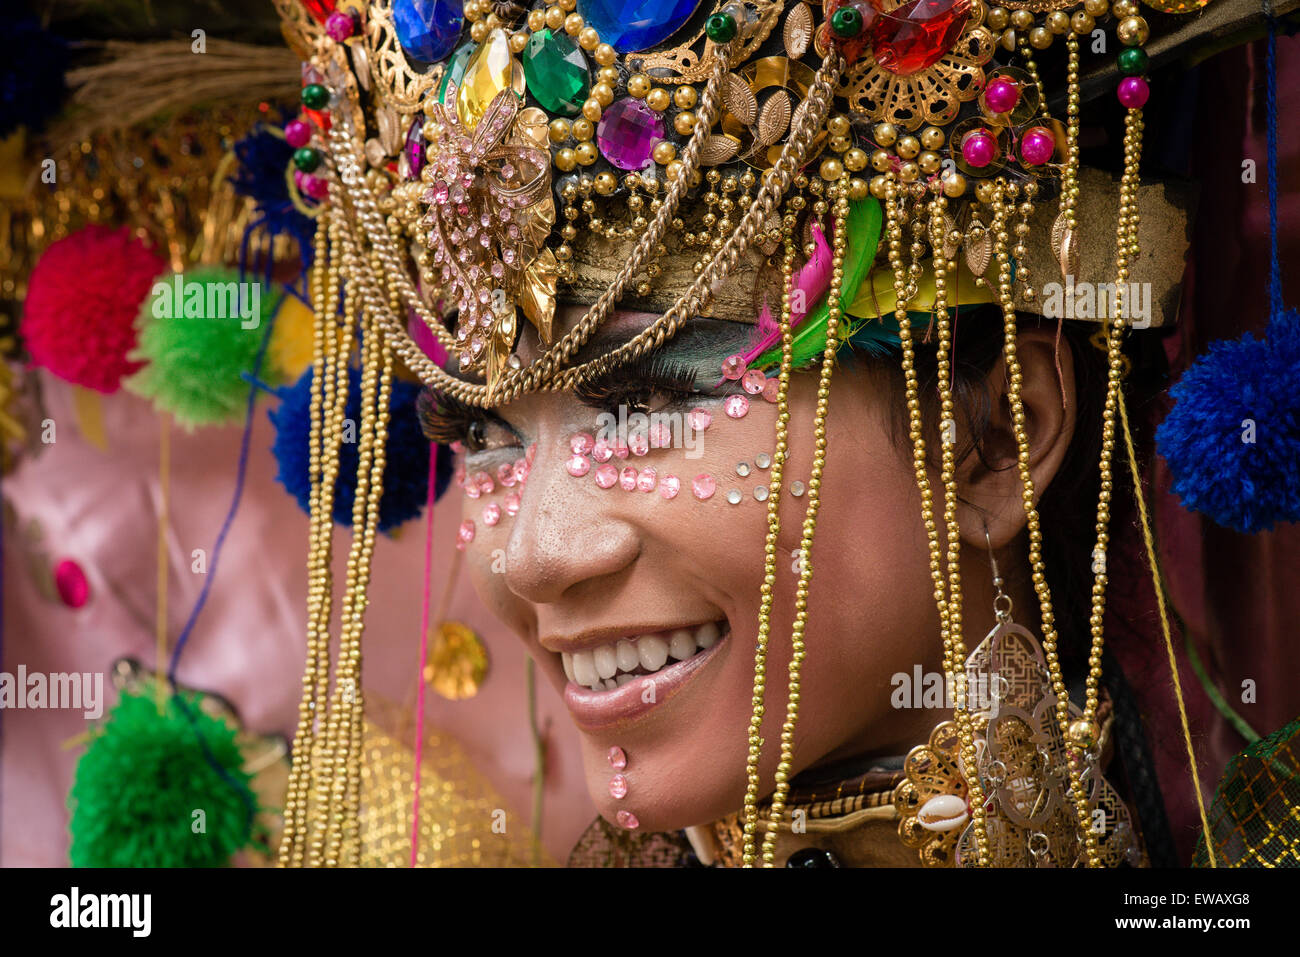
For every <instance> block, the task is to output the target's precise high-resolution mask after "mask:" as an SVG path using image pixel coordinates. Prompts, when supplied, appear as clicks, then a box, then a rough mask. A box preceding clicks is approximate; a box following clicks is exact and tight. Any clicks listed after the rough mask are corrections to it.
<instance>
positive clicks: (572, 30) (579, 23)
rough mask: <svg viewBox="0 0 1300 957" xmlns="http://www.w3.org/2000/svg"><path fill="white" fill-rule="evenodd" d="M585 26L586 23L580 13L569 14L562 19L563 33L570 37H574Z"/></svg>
mask: <svg viewBox="0 0 1300 957" xmlns="http://www.w3.org/2000/svg"><path fill="white" fill-rule="evenodd" d="M586 25H587V21H586V20H585V19H584V18H583V16H582V14H581V13H571V14H569V15H568V16H567V17H565V18H564V32H565V33H567V34H568V35H569V36H571V37H576V36H577V35H578V34H579V33H581V32H582V29H583V27H585V26H586Z"/></svg>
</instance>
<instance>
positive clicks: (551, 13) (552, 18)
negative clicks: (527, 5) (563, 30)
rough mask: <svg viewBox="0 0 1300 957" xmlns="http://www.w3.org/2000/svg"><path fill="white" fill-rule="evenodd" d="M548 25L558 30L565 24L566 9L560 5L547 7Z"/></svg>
mask: <svg viewBox="0 0 1300 957" xmlns="http://www.w3.org/2000/svg"><path fill="white" fill-rule="evenodd" d="M546 25H547V26H548V27H550V28H551V29H552V30H558V29H560V27H562V26H564V11H563V10H561V9H560V8H559V7H547V9H546Z"/></svg>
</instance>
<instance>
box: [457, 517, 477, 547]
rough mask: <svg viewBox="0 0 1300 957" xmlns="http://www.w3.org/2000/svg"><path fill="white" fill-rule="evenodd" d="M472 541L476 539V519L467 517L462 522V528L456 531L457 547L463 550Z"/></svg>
mask: <svg viewBox="0 0 1300 957" xmlns="http://www.w3.org/2000/svg"><path fill="white" fill-rule="evenodd" d="M472 541H474V520H473V519H471V518H467V519H465V521H463V522H461V523H460V530H459V531H457V532H456V547H457V548H458V549H460V550H461V551H462V552H463V551H464V550H465V546H466V545H468V544H469V543H470V542H472Z"/></svg>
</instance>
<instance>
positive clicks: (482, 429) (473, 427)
mask: <svg viewBox="0 0 1300 957" xmlns="http://www.w3.org/2000/svg"><path fill="white" fill-rule="evenodd" d="M518 445H519V439H518V437H517V436H516V435H515V434H514V432H512V431H511V430H510V429H508V428H507V427H506V426H505V425H504V424H503V423H501V422H500V421H498V420H496V419H486V418H484V419H474V420H472V421H471V422H470V423H469V425H468V426H467V427H466V429H465V448H466V449H467V450H469V451H470V452H491V451H494V450H496V449H507V448H510V447H511V446H518Z"/></svg>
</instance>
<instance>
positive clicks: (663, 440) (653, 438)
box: [650, 422, 673, 449]
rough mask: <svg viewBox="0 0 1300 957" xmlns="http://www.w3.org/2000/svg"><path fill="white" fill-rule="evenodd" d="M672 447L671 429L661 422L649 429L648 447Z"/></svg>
mask: <svg viewBox="0 0 1300 957" xmlns="http://www.w3.org/2000/svg"><path fill="white" fill-rule="evenodd" d="M672 447H673V430H672V429H671V428H669V427H668V426H666V425H664V424H663V423H662V422H660V423H657V424H656V425H654V426H653V427H651V429H650V448H652V449H670V448H672Z"/></svg>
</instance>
